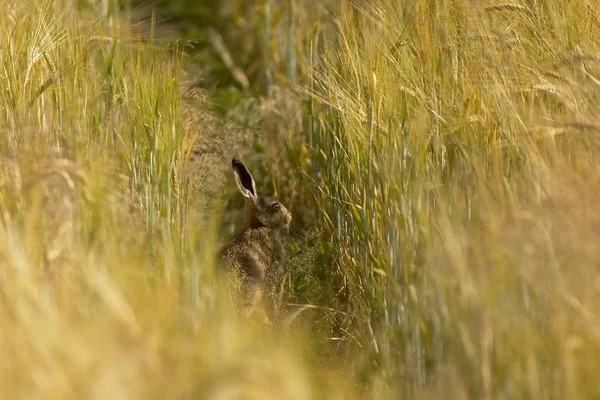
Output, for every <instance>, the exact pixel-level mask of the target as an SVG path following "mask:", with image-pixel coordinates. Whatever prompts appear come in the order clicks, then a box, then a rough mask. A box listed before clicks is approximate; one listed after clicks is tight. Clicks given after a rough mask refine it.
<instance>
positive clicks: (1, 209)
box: [0, 0, 600, 399]
mask: <svg viewBox="0 0 600 400" xmlns="http://www.w3.org/2000/svg"><path fill="white" fill-rule="evenodd" d="M106 4H108V3H106ZM265 4H266V3H265ZM268 4H271V2H268ZM400 4H402V5H403V8H402V7H400ZM272 5H273V6H274V8H273V9H272V11H273V12H275V14H277V13H279V12H280V10H286V12H288V13H289V14H286V15H288V16H292V17H293V16H294V15H295V14H294V13H297V14H298V17H297V18H296V19H295V20H294V23H291V22H290V24H289V25H290V26H288V27H286V26H284V22H281V21H285V19H283V18H280V19H279V20H278V21H280V24H279V25H278V26H277V29H273V30H271V29H269V32H271V34H272V35H273V36H275V35H281V36H285V37H284V38H283V39H282V38H280V37H273V38H272V39H273V40H274V41H275V42H276V43H287V46H288V47H287V48H286V49H284V50H285V51H281V50H282V49H281V48H275V49H273V51H274V52H277V55H274V56H273V57H272V58H273V60H271V61H278V62H272V64H269V61H268V60H267V61H265V62H266V63H267V64H269V65H272V66H273V68H276V67H277V68H279V67H281V68H285V69H286V71H287V72H288V73H289V74H288V75H287V79H283V78H281V79H280V80H279V78H277V79H273V81H271V82H269V84H271V87H270V90H269V93H268V96H267V98H263V99H258V100H256V99H253V100H249V101H248V103H244V104H241V105H238V106H237V107H236V108H234V109H232V110H230V112H229V116H232V115H233V117H235V120H236V121H238V122H240V121H241V122H242V123H245V124H246V125H247V126H249V127H251V128H255V129H256V128H260V129H264V131H265V134H264V136H263V137H262V138H259V140H258V141H257V142H258V144H256V143H255V147H256V149H257V150H258V151H257V153H256V154H253V155H251V156H249V159H251V163H254V162H256V164H260V165H261V166H263V167H264V165H265V164H267V165H269V167H270V169H271V171H269V172H272V173H273V174H274V175H273V178H272V179H271V180H270V181H269V182H266V181H267V180H268V179H270V178H268V177H269V175H267V171H265V170H264V169H259V171H258V172H257V173H256V175H257V179H258V180H259V181H260V182H261V184H264V183H270V184H271V187H273V188H274V189H276V191H277V192H279V193H278V195H280V197H282V198H283V199H284V201H285V200H288V199H289V200H290V204H291V207H292V212H293V213H294V215H300V218H298V220H299V221H301V222H300V226H303V227H310V228H317V230H316V233H315V231H313V230H311V231H310V232H311V233H310V234H306V235H303V236H302V237H301V236H300V235H297V236H295V237H294V238H293V240H292V246H291V247H292V249H291V250H293V252H292V256H291V258H290V261H289V263H288V265H287V266H288V274H287V276H286V280H285V282H284V284H282V287H281V288H279V289H280V290H281V291H282V296H283V297H284V298H287V299H288V301H290V302H297V303H311V305H310V306H308V307H307V311H305V312H304V313H303V314H302V315H301V316H300V317H299V320H300V323H294V324H292V327H291V331H288V332H282V331H277V330H271V329H267V328H265V327H263V326H261V325H260V324H258V323H255V322H254V321H246V320H240V319H238V318H237V317H235V316H234V315H233V314H232V313H231V311H230V309H229V307H228V304H227V302H226V301H225V302H222V301H221V298H222V296H220V295H219V292H218V290H217V289H216V285H215V279H214V276H213V275H214V274H213V258H214V254H215V252H216V250H217V243H218V242H219V241H220V239H221V238H220V237H219V229H218V228H219V227H223V225H224V226H225V228H228V227H229V225H231V224H229V223H228V222H227V223H224V224H222V223H221V220H220V218H219V216H220V215H222V214H223V212H224V207H223V204H222V200H225V199H224V197H226V196H223V192H224V190H225V189H224V188H225V186H224V185H227V184H228V183H231V182H228V177H227V175H224V171H226V169H227V162H228V161H229V157H230V155H229V154H228V152H230V151H231V152H235V153H237V152H238V151H240V150H239V149H240V146H242V145H244V144H246V143H249V142H250V141H251V140H250V138H249V136H250V135H251V134H250V133H248V132H246V131H244V130H238V129H237V128H236V129H234V128H232V127H231V126H228V125H226V124H222V123H221V122H220V121H218V120H217V119H216V117H214V116H213V115H212V114H211V113H210V112H208V111H207V110H208V108H209V105H208V102H207V100H206V98H205V95H204V94H202V93H200V94H198V93H196V92H194V91H193V90H189V85H188V83H187V81H188V80H190V79H193V77H190V76H189V75H186V74H185V73H184V72H183V71H184V64H185V63H184V57H183V56H182V55H181V53H180V52H179V49H177V48H171V47H169V48H161V47H160V46H158V45H157V44H156V43H155V42H154V41H153V39H152V37H148V38H140V37H136V35H135V33H132V32H131V29H132V28H131V26H129V25H128V24H127V23H124V22H122V21H119V20H118V19H117V18H108V19H107V18H101V19H98V20H97V19H96V17H95V16H94V15H93V14H92V13H83V12H80V11H78V10H76V9H75V7H74V6H73V5H72V4H71V2H70V1H67V0H64V1H44V2H21V1H17V0H12V1H9V3H8V6H7V7H6V9H7V10H8V12H6V13H3V14H0V31H2V32H8V34H5V35H2V36H0V132H1V133H2V135H0V354H2V359H1V360H0V393H2V394H3V396H6V397H10V398H14V397H42V398H61V399H64V398H82V397H84V398H88V397H98V398H108V397H111V398H137V397H144V398H165V397H168V398H181V397H184V398H188V397H193V398H198V397H200V398H257V399H258V398H261V399H263V398H278V399H279V398H293V399H310V398H327V399H329V398H335V397H339V398H351V397H352V395H354V394H359V395H360V396H358V397H360V398H363V397H365V396H367V397H371V398H397V397H399V396H400V397H408V398H448V397H451V398H499V397H505V398H596V397H598V396H599V395H600V386H599V384H598V381H597V379H595V375H596V371H597V370H598V368H599V367H600V365H599V362H598V361H597V360H600V322H599V319H600V315H599V314H598V304H600V289H599V288H600V275H599V274H598V265H600V256H599V254H600V251H599V250H600V247H599V246H598V236H599V235H600V211H598V208H597V207H596V193H597V192H598V190H600V169H599V167H598V163H597V157H596V155H597V154H598V151H599V150H600V140H599V138H598V127H599V126H600V118H599V117H598V113H597V108H598V100H599V99H600V85H598V82H600V68H599V65H598V59H600V47H599V45H598V42H597V40H596V38H597V37H598V34H600V24H598V21H600V15H598V12H597V11H595V8H594V7H593V4H592V3H589V2H585V1H583V2H576V1H560V0H549V1H546V2H532V1H522V2H512V3H506V2H504V3H502V2H483V3H481V4H479V3H477V2H467V1H464V2H463V1H450V0H447V1H438V2H427V1H416V2H397V1H391V0H378V1H374V2H368V3H364V4H362V3H361V2H346V1H342V2H339V4H338V6H339V8H337V11H336V12H337V14H336V16H335V18H334V20H333V23H332V24H331V25H332V26H331V27H329V26H327V27H325V26H322V25H321V26H318V27H316V26H313V25H311V24H313V23H314V21H315V20H317V18H309V16H308V13H307V12H306V10H302V9H301V7H299V6H298V4H296V6H295V7H292V6H293V2H291V3H290V5H291V6H290V7H288V8H285V7H280V4H279V3H277V4H272ZM331 9H332V10H333V9H334V7H332V8H331ZM275 14H274V15H275ZM277 15H278V14H277ZM328 15H329V17H331V18H333V14H328ZM109 21H110V23H108V22H109ZM290 21H291V19H290ZM319 23H320V24H324V20H319ZM269 28H271V27H269ZM286 28H287V29H286ZM265 29H266V28H265ZM263 33H264V32H263ZM232 36H235V35H234V34H232ZM294 46H295V47H294ZM221 50H222V51H231V48H230V49H221ZM223 54H225V53H223ZM282 55H285V57H283V58H285V60H282V59H279V58H282ZM263 56H264V57H269V56H270V55H269V54H268V53H265V54H264V55H263ZM277 57H279V58H277ZM302 60H304V61H306V62H301V61H302ZM296 63H298V67H299V68H298V71H300V72H301V74H300V75H298V76H296V70H295V65H296ZM233 67H235V68H236V70H235V71H238V70H237V68H238V66H236V65H232V68H233ZM292 70H293V71H292ZM232 71H233V69H232ZM238 72H239V73H238ZM238 72H236V74H238V75H239V76H242V75H240V74H244V73H246V71H241V70H239V71H238ZM304 73H305V74H304ZM244 76H246V77H250V76H253V75H252V74H247V73H246V75H244ZM273 76H275V75H273ZM292 78H293V79H292ZM242 80H243V79H242ZM244 82H245V81H244ZM295 83H297V85H296V86H293V85H294V84H295ZM285 84H289V85H290V86H289V87H288V88H285V89H282V88H281V86H285ZM250 86H252V82H250ZM185 88H188V89H185ZM294 92H295V93H296V94H294ZM297 93H302V94H301V95H298V94H297ZM244 107H246V108H244ZM225 130H227V133H228V134H227V135H224V134H223V133H222V132H224V131H225ZM282 138H283V139H284V140H285V142H286V143H287V144H288V148H286V149H282V148H281V147H280V145H279V144H275V142H276V140H277V139H282ZM284 150H285V151H284ZM263 158H264V159H266V160H267V161H266V162H265V161H261V162H260V163H259V162H258V160H259V159H263ZM292 168H295V169H292ZM230 186H231V189H232V190H233V189H234V188H233V185H230ZM266 186H268V185H266ZM309 194H310V196H309ZM286 204H288V203H286ZM234 205H237V203H234ZM226 218H229V217H228V216H226ZM220 225H221V226H220ZM296 322H297V321H296Z"/></svg>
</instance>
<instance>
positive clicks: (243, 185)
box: [231, 158, 258, 202]
mask: <svg viewBox="0 0 600 400" xmlns="http://www.w3.org/2000/svg"><path fill="white" fill-rule="evenodd" d="M231 166H232V167H233V174H234V175H235V182H236V183H237V185H238V188H239V189H240V192H242V194H243V195H244V196H245V197H247V198H249V199H250V200H252V201H254V202H256V200H257V199H258V194H257V193H256V184H255V183H254V178H252V174H251V173H250V171H248V168H246V166H245V165H244V164H242V162H241V161H238V160H236V159H235V158H234V159H233V160H231Z"/></svg>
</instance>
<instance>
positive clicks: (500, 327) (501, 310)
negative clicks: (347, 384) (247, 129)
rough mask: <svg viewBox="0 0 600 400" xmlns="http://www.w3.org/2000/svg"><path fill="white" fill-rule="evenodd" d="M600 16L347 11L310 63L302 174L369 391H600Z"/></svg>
mask: <svg viewBox="0 0 600 400" xmlns="http://www.w3.org/2000/svg"><path fill="white" fill-rule="evenodd" d="M360 4H362V5H360ZM599 20H600V15H599V14H598V12H597V11H596V10H595V8H592V6H591V5H590V4H586V3H585V2H561V1H547V2H541V3H540V2H519V3H515V4H500V3H481V4H480V3H476V2H462V1H458V2H457V1H441V2H426V1H418V2H393V1H387V0H382V1H376V2H370V3H369V4H367V3H364V4H363V3H360V2H354V4H353V5H350V3H349V4H342V11H341V13H340V17H339V19H338V22H337V30H336V33H335V35H334V37H333V39H331V38H329V39H330V41H329V43H328V45H327V46H325V49H322V50H321V51H315V52H314V53H316V55H315V56H313V58H312V61H311V66H312V71H311V82H310V87H308V88H307V90H308V91H309V92H310V93H312V98H313V100H312V101H311V103H310V104H309V109H310V110H311V113H312V115H311V121H310V125H309V126H310V129H309V131H308V135H309V138H308V141H309V142H310V143H312V144H313V154H314V157H313V159H312V161H313V164H312V168H309V169H307V170H306V176H307V180H308V181H309V182H312V184H313V185H314V187H315V193H316V198H317V202H318V204H319V209H320V215H321V221H322V222H323V223H325V224H326V226H327V232H328V240H329V241H330V243H329V245H328V249H329V254H330V261H331V262H332V264H333V266H334V267H335V268H337V271H339V272H338V274H339V275H341V276H342V277H343V279H341V282H342V284H341V286H340V290H341V292H340V295H339V296H340V297H342V298H343V304H345V308H346V311H347V313H348V314H349V315H350V316H351V318H350V319H348V320H347V321H345V322H343V325H345V329H346V331H349V332H353V336H354V339H353V341H354V342H355V345H356V347H358V348H360V349H361V350H360V351H361V353H362V354H365V355H366V359H365V360H364V364H363V367H364V370H366V371H368V375H367V376H368V378H367V380H368V381H371V382H372V384H373V385H374V386H373V387H378V386H379V384H380V382H382V381H383V382H386V384H385V385H384V387H385V388H387V389H386V390H393V391H397V392H399V393H403V394H404V395H406V396H408V397H412V396H415V395H419V394H428V395H433V396H434V397H443V398H446V397H451V398H457V397H458V398H462V397H468V398H471V397H474V398H498V397H501V398H594V397H596V396H598V395H599V394H600V386H598V382H597V381H596V380H594V379H593V376H594V374H595V371H597V369H598V367H599V365H598V362H597V361H596V360H599V359H600V357H599V353H598V351H599V350H600V347H599V345H600V342H599V339H600V337H599V336H598V332H599V331H598V329H599V328H600V325H599V317H600V316H599V314H598V304H600V303H599V300H600V298H599V297H598V295H599V291H598V278H599V275H598V269H597V267H598V265H599V264H600V257H599V256H598V254H600V252H599V250H600V249H599V247H598V234H599V233H600V232H599V231H598V227H599V226H600V225H599V223H600V213H599V212H598V210H597V209H596V207H595V206H594V205H593V204H594V202H593V200H592V199H593V198H594V197H595V195H594V193H595V192H597V190H598V183H599V180H598V179H599V177H600V169H599V168H598V166H597V163H595V162H594V160H595V158H596V156H597V154H598V150H600V148H599V145H600V141H599V139H598V127H599V126H600V120H599V119H598V113H597V108H598V104H599V103H598V100H599V99H600V86H598V82H599V81H598V79H599V78H600V75H599V74H600V68H599V67H598V58H597V57H598V54H599V51H600V48H599V47H598V42H597V40H596V39H595V38H596V35H597V34H598V33H599V32H600V25H598V21H599ZM317 39H318V40H319V41H320V42H321V43H322V42H325V41H326V40H327V38H319V37H315V42H316V41H317ZM378 382H379V383H378Z"/></svg>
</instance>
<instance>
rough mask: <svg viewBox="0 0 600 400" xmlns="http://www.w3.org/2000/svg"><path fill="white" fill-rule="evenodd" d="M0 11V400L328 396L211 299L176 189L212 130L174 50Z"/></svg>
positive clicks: (196, 234) (197, 224) (284, 349)
mask: <svg viewBox="0 0 600 400" xmlns="http://www.w3.org/2000/svg"><path fill="white" fill-rule="evenodd" d="M4 11H5V12H3V13H2V14H1V15H0V30H2V32H4V33H5V34H3V35H2V37H1V38H0V131H1V132H2V134H1V135H0V170H1V171H2V172H1V173H0V215H1V217H0V277H1V278H0V299H1V300H0V326H1V328H0V354H2V357H1V360H0V392H1V393H2V397H3V398H23V397H35V398H60V399H65V398H78V399H80V398H198V397H201V398H239V397H240V396H241V395H242V394H243V396H244V398H261V399H262V398H298V399H306V398H314V397H319V396H326V397H327V398H330V396H329V395H328V394H327V393H328V391H329V389H328V388H330V387H334V386H332V385H330V383H329V382H330V381H331V379H330V378H329V377H328V376H325V375H319V376H317V375H316V373H315V372H314V370H313V369H312V368H310V364H309V360H307V357H306V354H305V352H304V350H303V349H304V347H302V346H301V345H299V344H298V343H299V342H297V341H294V342H293V343H289V342H291V339H288V337H287V335H285V334H283V333H280V334H278V335H276V336H275V335H271V334H269V332H267V331H266V330H264V329H263V328H262V327H261V326H259V325H256V324H254V323H253V322H252V321H240V320H238V319H237V318H235V317H234V316H233V315H232V314H231V313H230V312H229V311H228V310H229V309H228V308H227V305H226V303H225V305H223V306H221V305H220V303H219V302H218V301H215V295H216V289H215V285H214V279H213V277H212V275H213V274H212V269H213V268H212V260H213V256H214V253H215V252H216V250H217V240H216V239H217V238H216V231H217V230H216V229H215V227H216V224H215V223H214V222H215V220H216V219H213V218H208V217H206V215H205V216H204V218H201V217H199V216H197V215H198V214H197V213H191V212H189V211H190V205H191V203H192V199H193V198H194V196H195V193H190V192H189V191H188V188H189V187H194V188H197V187H198V186H200V188H202V187H203V186H204V185H206V184H207V182H209V183H210V182H213V181H211V179H205V178H206V176H201V177H198V176H197V175H194V174H192V175H191V176H190V175H186V171H188V169H187V160H188V158H189V156H190V154H195V153H194V152H196V153H197V152H198V151H199V150H198V147H197V144H195V143H196V142H197V141H200V142H201V141H202V140H201V139H202V138H204V137H205V136H206V135H208V134H209V133H210V134H212V130H214V129H215V126H214V124H215V123H216V122H215V118H214V117H213V116H212V115H210V113H209V112H208V111H207V108H208V107H207V105H206V103H205V100H202V97H201V96H200V97H196V98H195V102H196V103H197V104H196V107H197V108H193V107H192V106H191V105H190V104H184V101H183V99H184V98H187V97H190V96H192V97H193V96H194V94H193V91H191V92H187V93H184V92H185V91H184V90H183V88H184V86H185V85H184V80H187V79H188V78H186V77H185V76H184V74H183V58H182V55H181V52H180V51H179V50H178V49H176V48H160V47H159V46H157V45H156V44H155V43H154V42H153V39H152V37H146V38H144V37H139V36H137V35H136V32H135V31H133V30H132V28H131V26H130V25H128V24H127V23H125V22H123V21H119V20H117V19H116V18H115V19H113V21H112V24H105V23H104V20H102V19H101V18H98V17H97V16H96V15H95V14H94V13H92V12H90V11H85V12H81V11H78V10H77V9H76V8H75V6H74V4H72V2H70V1H42V2H33V1H32V2H29V1H27V2H22V1H17V0H15V1H9V2H8V3H7V4H5V5H4ZM232 134H234V132H233V131H232ZM230 149H233V148H231V147H230ZM200 156H202V154H201V155H200ZM221 157H222V159H218V160H217V161H215V162H214V164H221V162H223V165H224V166H225V167H226V165H227V164H226V163H227V161H228V157H229V154H223V155H221ZM209 167H211V168H213V169H214V170H212V171H205V172H206V174H205V175H210V176H211V177H212V176H214V175H215V174H217V172H218V171H217V169H218V167H216V166H215V165H212V166H211V164H209ZM207 168H208V167H207ZM188 172H189V171H188ZM192 172H194V170H192ZM209 178H210V177H209ZM194 179H195V180H196V181H198V180H200V182H193V181H194ZM213 183H215V182H213ZM215 184H216V183H215ZM210 189H211V190H212V191H213V192H215V191H218V188H215V187H212V188H210ZM213 211H214V213H216V214H218V213H219V211H220V209H215V210H213ZM217 221H218V220H217ZM294 343H295V344H294ZM317 389H318V390H317ZM340 393H342V392H340ZM332 395H333V393H332ZM334 397H335V396H334Z"/></svg>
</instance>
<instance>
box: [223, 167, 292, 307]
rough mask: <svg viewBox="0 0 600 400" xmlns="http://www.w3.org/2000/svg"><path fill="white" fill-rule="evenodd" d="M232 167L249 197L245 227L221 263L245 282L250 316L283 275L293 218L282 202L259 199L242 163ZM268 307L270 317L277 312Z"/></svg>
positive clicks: (245, 300) (232, 241)
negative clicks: (289, 230)
mask: <svg viewBox="0 0 600 400" xmlns="http://www.w3.org/2000/svg"><path fill="white" fill-rule="evenodd" d="M232 167H233V171H234V174H235V177H236V182H237V184H238V187H239V189H240V191H241V192H242V194H243V195H244V196H245V197H246V204H245V210H244V211H245V212H244V224H243V227H242V230H241V231H240V232H239V233H238V234H237V235H236V236H234V237H233V238H232V239H231V240H230V241H229V242H228V243H227V244H226V245H225V246H224V247H223V249H222V250H221V261H222V264H223V266H224V267H225V268H226V269H227V270H228V272H233V273H236V274H238V276H239V277H240V278H241V286H242V287H241V289H242V296H243V297H242V299H243V308H244V311H245V313H246V314H250V313H252V312H253V311H254V310H255V308H256V307H258V306H260V303H261V302H262V301H263V294H264V292H265V290H266V286H268V283H269V281H270V279H271V278H272V277H273V276H277V275H278V274H279V270H280V268H281V265H282V263H283V261H284V258H285V237H286V235H287V232H288V227H289V224H290V222H291V219H292V215H291V213H290V212H289V211H288V210H287V209H286V208H285V207H284V206H283V205H282V204H281V203H280V202H279V201H277V200H275V199H272V198H269V197H261V196H258V194H257V193H256V186H255V183H254V179H253V178H252V175H251V174H250V172H249V171H248V170H247V169H246V167H245V166H244V165H243V164H242V163H241V162H239V161H237V160H235V159H234V160H232ZM268 306H269V312H270V313H274V312H276V309H275V306H274V304H272V302H271V304H268Z"/></svg>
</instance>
